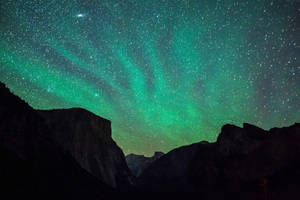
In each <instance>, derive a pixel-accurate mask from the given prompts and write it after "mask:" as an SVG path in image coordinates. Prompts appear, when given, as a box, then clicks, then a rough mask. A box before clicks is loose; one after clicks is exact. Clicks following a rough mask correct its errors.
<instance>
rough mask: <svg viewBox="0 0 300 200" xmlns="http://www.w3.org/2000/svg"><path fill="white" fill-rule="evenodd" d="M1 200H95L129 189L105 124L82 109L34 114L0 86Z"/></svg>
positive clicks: (119, 152)
mask: <svg viewBox="0 0 300 200" xmlns="http://www.w3.org/2000/svg"><path fill="white" fill-rule="evenodd" d="M0 94H1V95H0V159H1V162H0V163H1V164H0V184H1V187H0V188H1V195H2V194H3V193H7V194H8V195H9V197H11V198H13V197H16V196H18V197H23V198H27V197H30V199H32V198H34V199H45V198H49V199H50V198H53V199H56V198H62V199H99V198H102V197H112V196H113V195H115V191H116V190H123V189H124V188H128V187H129V186H130V185H131V184H132V181H133V179H132V175H131V172H130V170H129V169H128V167H127V164H126V161H125V156H124V154H123V152H122V150H121V149H120V148H119V147H118V146H117V145H116V143H115V142H114V141H113V140H112V138H111V127H110V121H108V120H106V119H103V118H100V117H98V116H96V115H94V114H92V113H90V112H88V111H86V110H83V109H64V110H53V111H37V110H34V109H33V108H31V107H30V106H29V105H28V104H27V103H25V102H24V101H23V100H21V99H20V98H18V97H17V96H14V95H13V94H12V93H11V92H10V91H9V90H8V89H7V88H6V87H5V85H4V84H2V83H1V84H0Z"/></svg>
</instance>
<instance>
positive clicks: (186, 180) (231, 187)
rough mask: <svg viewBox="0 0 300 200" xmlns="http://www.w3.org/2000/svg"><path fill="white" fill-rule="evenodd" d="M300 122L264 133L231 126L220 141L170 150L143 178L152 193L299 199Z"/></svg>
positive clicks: (146, 189)
mask: <svg viewBox="0 0 300 200" xmlns="http://www.w3.org/2000/svg"><path fill="white" fill-rule="evenodd" d="M299 144H300V124H298V123H296V124H294V125H292V126H290V127H285V128H273V129H271V130H269V131H265V130H262V129H260V128H258V127H255V126H253V125H250V124H244V125H243V127H242V128H240V127H237V126H234V125H225V126H223V128H222V131H221V133H220V135H219V137H218V140H217V142H216V143H208V142H200V143H196V144H192V145H189V146H184V147H180V148H177V149H174V150H172V151H170V152H169V153H167V154H165V155H164V156H163V157H161V158H160V159H158V160H157V161H155V162H153V163H152V164H151V165H150V166H149V167H148V168H147V169H146V170H145V171H144V172H143V173H142V174H141V175H140V176H139V179H138V183H139V186H140V188H141V190H142V191H143V192H147V193H149V194H153V193H155V192H156V193H157V192H159V193H165V194H191V193H194V194H197V195H199V196H201V198H203V199H293V198H295V197H299V196H300V192H299V190H298V189H297V188H299V186H300V145H299Z"/></svg>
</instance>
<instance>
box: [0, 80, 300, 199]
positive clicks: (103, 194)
mask: <svg viewBox="0 0 300 200" xmlns="http://www.w3.org/2000/svg"><path fill="white" fill-rule="evenodd" d="M133 160H134V159H133ZM142 163H143V162H142ZM135 164H136V162H133V165H134V166H137V169H138V168H139V167H141V166H142V165H135ZM140 173H141V174H140V175H139V176H138V178H137V180H136V179H135V178H134V177H133V176H132V174H131V172H130V170H129V168H128V167H127V164H126V160H125V156H124V154H123V152H122V150H121V149H120V148H119V147H118V146H117V145H116V143H115V142H114V141H113V140H112V138H111V129H110V121H108V120H106V119H103V118H101V117H98V116H96V115H94V114H92V113H90V112H88V111H86V110H84V109H78V108H74V109H63V110H52V111H40V110H34V109H33V108H31V107H30V106H29V105H28V104H27V103H25V102H24V101H23V100H21V99H20V98H18V97H17V96H15V95H13V94H12V93H11V92H10V91H9V90H8V89H7V88H6V87H5V85H4V84H0V198H1V199H16V197H18V199H87V200H94V199H116V198H118V199H216V200H220V199H244V200H248V199H249V200H250V199H251V200H253V199H258V200H259V199H261V200H270V199H275V200H277V199H299V197H300V191H299V188H300V124H298V123H296V124H294V125H292V126H290V127H286V128H273V129H271V130H269V131H265V130H262V129H260V128H258V127H255V126H253V125H250V124H244V125H243V127H242V128H240V127H237V126H234V125H225V126H223V127H222V131H221V133H220V135H219V137H218V139H217V142H215V143H208V142H200V143H196V144H192V145H189V146H184V147H180V148H177V149H174V150H172V151H170V152H169V153H167V154H165V155H163V156H161V157H160V158H159V159H154V160H151V163H150V164H149V163H148V164H147V167H145V168H143V170H142V171H141V172H140Z"/></svg>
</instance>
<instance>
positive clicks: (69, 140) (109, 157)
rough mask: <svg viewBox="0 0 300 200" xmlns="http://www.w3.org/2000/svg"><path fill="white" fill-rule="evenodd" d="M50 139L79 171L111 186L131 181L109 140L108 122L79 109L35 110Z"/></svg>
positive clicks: (124, 165)
mask: <svg viewBox="0 0 300 200" xmlns="http://www.w3.org/2000/svg"><path fill="white" fill-rule="evenodd" d="M38 114H39V115H40V116H42V118H43V119H44V122H45V124H46V125H47V126H48V127H51V131H50V133H49V134H48V135H47V137H50V138H51V139H52V140H53V141H55V143H57V144H58V145H59V146H60V147H61V148H62V149H63V150H64V151H65V152H67V153H69V154H70V155H72V157H73V158H74V159H75V160H76V161H77V162H78V163H79V164H80V166H81V167H82V168H84V169H85V170H87V171H88V172H90V173H91V174H93V175H94V176H96V177H97V178H98V179H99V180H102V181H103V182H104V183H106V184H107V185H109V186H111V187H114V188H115V187H123V186H124V185H130V184H132V182H133V177H132V174H131V172H130V171H129V169H128V167H127V165H126V160H125V156H124V154H123V152H122V150H121V149H120V148H119V147H118V146H117V144H116V143H115V142H114V141H113V140H112V138H111V123H110V121H109V120H106V119H103V118H101V117H98V116H96V115H94V114H93V113H91V112H88V111H86V110H84V109H80V108H72V109H63V110H49V111H44V110H43V111H38Z"/></svg>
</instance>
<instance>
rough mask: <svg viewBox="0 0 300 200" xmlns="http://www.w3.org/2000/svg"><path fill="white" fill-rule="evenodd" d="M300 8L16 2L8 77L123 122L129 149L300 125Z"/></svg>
mask: <svg viewBox="0 0 300 200" xmlns="http://www.w3.org/2000/svg"><path fill="white" fill-rule="evenodd" d="M299 5H300V4H299V2H297V1H268V0H265V1H262V0H249V1H233V0H224V1H221V0H217V1H216V0H201V1H200V0H195V1H188V0H169V1H167V0H143V1H141V0H125V1H123V0H82V1H80V0H77V1H74V0H72V1H71V0H49V1H44V0H18V1H14V0H6V1H5V2H1V4H0V80H1V81H2V82H4V83H6V84H7V86H8V87H9V88H10V89H11V90H12V91H13V92H14V93H15V94H17V95H19V96H20V97H22V98H23V99H24V100H25V101H27V102H28V103H29V104H30V105H31V106H33V107H34V108H37V109H54V108H70V107H82V108H85V109H87V110H89V111H91V112H93V113H95V114H97V115H99V116H102V117H104V118H107V119H109V120H111V121H112V134H113V138H114V139H115V141H116V142H117V143H118V145H119V146H120V147H121V148H122V149H123V151H124V152H125V153H126V154H127V153H132V152H134V153H138V154H145V155H151V154H152V153H153V152H154V151H164V152H167V151H169V150H171V149H173V148H175V147H178V146H182V145H186V144H191V143H194V142H199V141H202V140H207V141H215V140H216V137H217V135H218V133H219V132H220V128H221V127H222V125H224V124H226V123H232V124H236V125H242V123H243V122H248V123H252V124H255V125H258V126H261V127H263V128H265V129H268V128H271V127H273V126H286V125H290V124H292V123H294V122H296V121H298V122H299V121H300V62H299V60H300V57H299V55H300V51H299V49H300V38H299V35H300V29H299V27H300V20H299V18H300V17H299V8H300V6H299Z"/></svg>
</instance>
